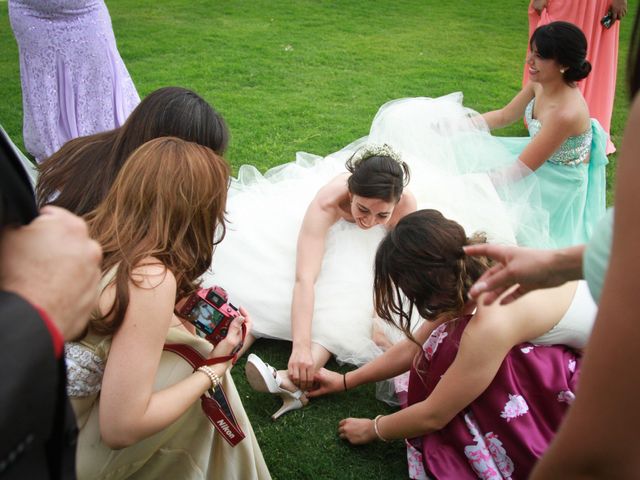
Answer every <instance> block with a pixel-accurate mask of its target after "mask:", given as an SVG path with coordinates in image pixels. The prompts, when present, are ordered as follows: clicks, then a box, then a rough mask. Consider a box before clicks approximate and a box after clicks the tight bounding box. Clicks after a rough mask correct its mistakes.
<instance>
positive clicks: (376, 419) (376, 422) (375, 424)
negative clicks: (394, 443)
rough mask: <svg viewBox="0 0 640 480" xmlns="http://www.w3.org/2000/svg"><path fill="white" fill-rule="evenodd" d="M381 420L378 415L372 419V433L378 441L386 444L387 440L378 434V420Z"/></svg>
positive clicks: (380, 416)
mask: <svg viewBox="0 0 640 480" xmlns="http://www.w3.org/2000/svg"><path fill="white" fill-rule="evenodd" d="M381 418H382V415H378V416H377V417H376V418H374V419H373V433H374V434H375V436H376V437H377V438H378V440H381V441H383V442H388V441H389V440H387V439H386V438H385V437H384V436H383V435H382V434H381V433H380V423H379V422H380V419H381Z"/></svg>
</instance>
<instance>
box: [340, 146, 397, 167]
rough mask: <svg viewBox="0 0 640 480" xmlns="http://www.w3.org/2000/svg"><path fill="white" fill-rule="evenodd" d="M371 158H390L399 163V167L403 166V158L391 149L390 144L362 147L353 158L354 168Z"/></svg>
mask: <svg viewBox="0 0 640 480" xmlns="http://www.w3.org/2000/svg"><path fill="white" fill-rule="evenodd" d="M371 157H389V158H390V159H391V160H393V161H394V162H397V163H398V164H399V165H403V163H404V162H403V161H402V158H400V155H399V154H398V152H396V151H395V150H394V149H393V148H391V147H390V146H389V145H388V144H386V143H385V144H383V145H376V144H369V145H365V146H364V147H362V148H361V149H360V150H358V151H357V152H356V153H354V154H353V157H351V165H353V166H354V167H355V166H356V165H358V164H359V163H360V162H362V161H364V160H366V159H367V158H371Z"/></svg>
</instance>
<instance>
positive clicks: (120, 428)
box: [100, 422, 140, 450]
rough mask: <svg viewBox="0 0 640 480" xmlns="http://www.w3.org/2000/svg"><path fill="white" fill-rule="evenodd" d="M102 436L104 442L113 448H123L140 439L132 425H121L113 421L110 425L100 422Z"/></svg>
mask: <svg viewBox="0 0 640 480" xmlns="http://www.w3.org/2000/svg"><path fill="white" fill-rule="evenodd" d="M100 437H101V438H102V442H103V443H104V444H105V445H106V446H107V447H109V448H110V449H111V450H122V449H123V448H127V447H130V446H131V445H133V444H135V443H137V442H139V441H140V438H138V436H137V435H136V434H135V433H134V431H133V429H132V428H131V425H129V426H128V427H127V426H126V425H119V424H117V422H112V423H111V424H110V425H104V424H102V423H101V424H100Z"/></svg>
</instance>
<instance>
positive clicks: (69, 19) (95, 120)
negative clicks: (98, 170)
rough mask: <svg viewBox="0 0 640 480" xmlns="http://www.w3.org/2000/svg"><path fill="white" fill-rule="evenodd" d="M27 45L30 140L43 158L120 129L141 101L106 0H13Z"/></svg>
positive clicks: (16, 27) (23, 68) (14, 21)
mask: <svg viewBox="0 0 640 480" xmlns="http://www.w3.org/2000/svg"><path fill="white" fill-rule="evenodd" d="M9 19H10V21H11V27H12V28H13V33H14V35H15V37H16V40H17V42H18V48H19V51H20V77H21V80H22V106H23V111H24V126H23V128H24V132H23V133H24V144H25V147H26V149H27V150H28V151H29V153H31V154H32V155H33V156H34V157H35V158H36V160H37V161H38V162H41V161H42V160H44V159H45V158H47V157H49V156H50V155H52V154H53V153H54V152H56V151H57V150H58V149H59V148H60V147H61V146H62V145H63V144H64V143H65V142H67V141H69V140H71V139H72V138H76V137H80V136H84V135H90V134H93V133H98V132H102V131H105V130H111V129H113V128H116V127H119V126H120V125H122V123H124V121H125V120H126V119H127V116H128V115H129V113H130V112H131V110H133V109H134V108H135V106H136V105H137V104H138V103H139V102H140V97H139V96H138V93H137V91H136V89H135V86H134V85H133V82H132V80H131V77H130V76H129V72H127V69H126V67H125V65H124V63H123V62H122V59H121V58H120V54H119V53H118V50H117V47H116V41H115V37H114V35H113V29H112V27H111V18H110V17H109V11H108V10H107V7H106V5H105V3H104V1H95V0H9Z"/></svg>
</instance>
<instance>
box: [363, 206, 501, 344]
mask: <svg viewBox="0 0 640 480" xmlns="http://www.w3.org/2000/svg"><path fill="white" fill-rule="evenodd" d="M484 242H486V237H485V235H484V234H476V235H474V236H473V237H472V238H467V235H466V234H465V231H464V229H463V228H462V227H461V226H460V225H459V224H458V223H457V222H454V221H453V220H449V219H447V218H445V217H444V216H443V215H442V214H441V213H440V212H439V211H437V210H418V211H417V212H414V213H411V214H409V215H407V216H406V217H404V218H402V220H400V221H399V222H398V225H397V226H396V227H395V228H394V229H393V230H391V231H390V232H389V233H388V234H387V235H386V237H385V238H384V239H383V240H382V242H381V243H380V245H379V247H378V251H377V252H376V259H375V273H374V303H375V310H376V313H377V314H378V316H379V317H380V318H382V319H383V320H385V321H387V322H389V323H391V324H393V325H395V326H397V327H398V328H400V329H401V330H402V331H403V332H404V333H405V335H407V337H409V338H413V337H412V335H411V312H412V311H413V308H414V307H415V309H416V310H417V311H418V313H419V314H420V316H421V317H423V318H425V319H427V320H436V319H438V318H441V317H442V316H450V317H455V316H456V315H459V314H460V313H461V312H462V310H463V307H464V304H465V302H466V301H467V298H468V293H469V289H470V288H471V286H472V285H473V284H474V282H475V281H476V280H477V279H478V278H480V276H481V275H482V273H484V271H485V270H486V269H487V268H488V267H489V266H490V265H489V260H488V259H487V258H485V257H471V256H467V255H465V253H464V250H463V249H462V247H463V246H465V245H473V244H477V243H484ZM405 297H406V301H408V305H407V302H406V301H405V300H404V298H405Z"/></svg>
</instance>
